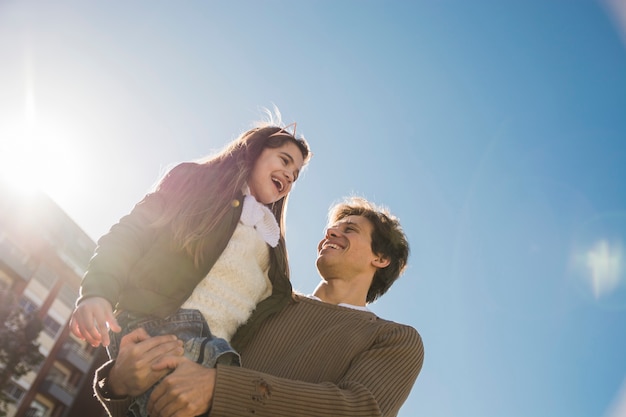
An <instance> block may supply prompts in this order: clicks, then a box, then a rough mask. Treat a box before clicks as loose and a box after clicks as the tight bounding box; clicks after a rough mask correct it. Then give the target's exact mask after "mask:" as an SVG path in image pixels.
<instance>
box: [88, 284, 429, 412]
mask: <svg viewBox="0 0 626 417" xmlns="http://www.w3.org/2000/svg"><path fill="white" fill-rule="evenodd" d="M240 353H241V358H242V362H243V367H242V368H236V367H230V366H218V368H217V381H216V384H215V394H214V398H213V406H212V409H211V413H210V416H211V417H236V416H251V415H254V416H255V417H279V416H284V417H296V416H303V417H304V416H311V417H312V416H320V417H321V416H324V417H341V416H350V417H356V416H364V417H365V416H367V417H372V416H395V415H397V413H398V410H399V409H400V407H401V406H402V404H403V403H404V401H405V400H406V398H407V397H408V395H409V392H410V391H411V388H412V387H413V384H414V383H415V380H416V378H417V376H418V374H419V372H420V370H421V368H422V363H423V359H424V348H423V345H422V340H421V337H420V335H419V334H418V332H417V331H416V330H415V329H413V328H412V327H410V326H405V325H402V324H398V323H394V322H391V321H387V320H383V319H381V318H379V317H377V316H376V315H375V314H373V313H371V312H366V311H360V310H354V309H350V308H345V307H339V306H335V305H332V304H327V303H323V302H319V301H315V300H311V299H308V298H306V297H301V296H295V298H294V301H293V302H291V303H290V304H289V305H287V307H285V308H284V309H283V310H282V311H281V312H279V313H277V314H275V315H273V316H271V317H270V318H269V319H267V320H266V321H265V322H263V323H262V324H261V326H260V327H259V330H258V332H256V333H255V335H254V337H253V338H252V340H251V341H250V342H249V343H248V344H247V345H246V346H245V347H244V348H243V349H242V350H241V351H240ZM107 368H108V367H106V365H105V368H103V369H101V370H99V371H98V373H97V374H96V379H97V380H99V379H102V378H103V377H105V376H106V374H107V373H108V372H107V371H108V369H107ZM97 385H98V384H96V387H97ZM98 391H99V390H98V389H97V388H96V394H98V396H99V397H100V398H101V400H102V401H103V404H105V405H106V406H107V407H108V409H109V411H111V413H112V415H113V416H124V415H125V411H126V409H125V407H126V406H127V404H128V402H127V401H114V400H107V399H104V398H102V395H101V393H100V392H98Z"/></svg>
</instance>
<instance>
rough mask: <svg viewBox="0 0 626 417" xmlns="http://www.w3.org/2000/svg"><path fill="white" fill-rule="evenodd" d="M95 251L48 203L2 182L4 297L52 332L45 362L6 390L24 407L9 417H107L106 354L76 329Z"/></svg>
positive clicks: (0, 280) (46, 339)
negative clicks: (101, 396)
mask: <svg viewBox="0 0 626 417" xmlns="http://www.w3.org/2000/svg"><path fill="white" fill-rule="evenodd" d="M94 248H95V242H94V241H93V240H92V239H91V238H90V237H89V236H87V235H86V234H85V233H84V232H83V230H82V229H81V228H80V227H78V225H76V223H74V222H73V221H72V220H71V219H70V218H69V217H68V216H67V214H66V213H65V212H64V211H63V210H62V209H61V208H60V207H59V206H58V205H57V204H56V203H54V201H52V199H50V198H49V197H48V196H46V195H44V194H42V193H31V194H25V193H21V192H19V191H17V190H15V189H12V188H11V187H9V186H8V185H7V184H5V183H3V182H2V181H1V180H0V290H10V291H12V292H13V293H14V294H15V296H16V299H18V300H19V305H20V307H21V308H23V309H25V310H27V311H34V310H37V311H38V313H37V314H38V315H39V317H40V318H41V320H42V322H43V324H44V329H43V331H42V332H41V333H40V335H39V339H38V342H39V344H40V351H41V353H42V354H43V355H44V357H45V359H44V360H43V362H42V363H41V364H40V365H39V367H38V369H36V370H35V371H31V372H29V373H28V374H27V375H25V376H23V377H22V378H19V379H18V380H12V381H11V383H10V385H9V386H8V387H6V388H5V392H6V393H7V394H9V395H10V396H11V397H12V398H14V399H15V400H16V403H15V404H14V405H12V406H10V407H9V409H8V417H14V416H15V417H78V416H86V415H88V416H90V417H98V416H103V415H105V414H104V412H103V410H102V409H101V407H100V405H99V404H98V403H97V402H96V401H95V399H94V398H93V396H92V392H91V384H92V379H93V370H94V369H95V367H96V366H98V365H99V364H100V363H102V362H103V361H104V359H105V358H106V353H105V352H104V350H103V349H101V348H100V349H93V348H92V347H91V346H89V345H87V344H86V343H85V342H83V341H81V340H79V339H77V338H75V337H74V336H73V335H71V334H70V332H69V329H68V322H69V318H70V314H71V312H72V310H73V306H74V302H75V300H76V297H77V295H78V288H79V286H80V281H81V277H82V275H83V273H84V272H85V268H86V266H87V262H88V261H89V258H90V257H91V255H92V253H93V250H94ZM0 366H1V365H0Z"/></svg>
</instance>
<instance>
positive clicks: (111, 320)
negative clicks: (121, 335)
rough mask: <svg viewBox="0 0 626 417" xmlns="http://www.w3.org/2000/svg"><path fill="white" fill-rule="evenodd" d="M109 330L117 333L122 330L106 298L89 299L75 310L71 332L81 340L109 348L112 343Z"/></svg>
mask: <svg viewBox="0 0 626 417" xmlns="http://www.w3.org/2000/svg"><path fill="white" fill-rule="evenodd" d="M109 329H111V331H114V332H116V333H118V332H120V331H121V330H122V329H121V328H120V325H119V324H118V323H117V320H116V319H115V316H113V308H112V307H111V303H109V302H108V301H107V299H106V298H102V297H90V298H87V299H85V300H83V301H82V302H81V303H80V304H79V305H78V306H77V307H76V308H75V309H74V312H73V313H72V319H71V321H70V330H71V331H72V333H74V336H76V337H78V338H79V339H83V340H86V341H87V343H89V344H90V345H92V346H94V347H97V346H99V345H100V344H102V346H104V347H107V346H109V343H110V339H109Z"/></svg>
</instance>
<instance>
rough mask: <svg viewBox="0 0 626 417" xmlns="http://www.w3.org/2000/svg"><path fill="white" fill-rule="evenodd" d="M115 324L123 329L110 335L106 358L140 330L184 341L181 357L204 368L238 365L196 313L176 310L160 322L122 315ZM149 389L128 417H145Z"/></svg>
mask: <svg viewBox="0 0 626 417" xmlns="http://www.w3.org/2000/svg"><path fill="white" fill-rule="evenodd" d="M117 321H118V323H119V325H120V326H121V327H122V331H121V332H120V333H113V332H110V336H111V343H110V344H109V346H108V347H107V351H108V353H109V357H110V358H111V359H115V358H116V357H117V355H118V353H119V346H120V340H121V339H122V337H124V336H125V335H127V334H128V333H130V332H132V331H133V330H135V329H137V328H139V327H143V328H144V329H145V330H146V332H148V334H149V335H150V336H160V335H165V334H173V335H175V336H177V337H178V338H179V339H180V340H182V341H183V342H184V348H185V353H184V356H185V357H187V358H189V359H190V360H192V361H194V362H196V363H199V364H201V365H202V366H204V367H206V368H214V367H215V365H217V364H218V363H220V364H225V365H233V366H240V365H241V360H240V357H239V354H238V353H237V352H236V351H235V350H234V349H233V348H232V347H231V346H230V344H229V343H228V342H227V341H226V340H224V339H222V338H219V337H215V336H213V335H212V334H211V330H210V329H209V325H208V324H207V322H206V320H204V317H203V316H202V313H200V312H199V311H198V310H192V309H179V310H178V311H177V312H175V313H174V314H172V315H170V316H168V317H166V318H164V319H162V318H160V317H155V316H143V315H137V314H134V313H130V312H127V311H123V312H121V313H120V314H119V315H118V316H117ZM153 388H154V387H152V388H150V389H149V390H148V391H146V392H145V393H143V394H141V395H140V396H139V397H136V398H135V401H134V402H133V403H132V404H131V406H130V408H129V410H128V416H129V417H147V416H148V414H147V412H146V405H147V404H148V399H149V398H150V394H151V393H152V389H153Z"/></svg>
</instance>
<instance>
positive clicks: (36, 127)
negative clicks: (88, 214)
mask: <svg viewBox="0 0 626 417" xmlns="http://www.w3.org/2000/svg"><path fill="white" fill-rule="evenodd" d="M7 128H9V129H11V130H9V131H6V130H5V129H7ZM2 130H4V132H3V133H2V141H1V142H0V176H1V177H2V178H3V179H4V180H5V182H7V183H8V184H9V185H10V186H12V187H13V188H15V189H16V190H17V191H19V192H21V193H24V194H30V193H33V192H34V191H36V190H42V191H44V192H45V193H47V194H48V195H49V196H50V197H52V198H53V199H55V200H57V202H59V201H64V202H68V201H69V200H71V199H72V195H75V194H76V191H77V189H79V188H80V187H81V179H82V178H83V177H84V175H81V168H82V167H80V166H79V165H80V164H81V158H80V155H78V153H77V152H76V149H75V147H74V146H72V142H73V140H72V139H73V138H71V132H70V131H68V130H67V129H63V127H62V126H59V125H54V124H51V123H46V122H45V121H40V122H39V123H36V122H35V121H34V120H33V119H32V118H29V117H26V120H25V123H22V124H21V126H19V125H14V126H11V127H8V126H6V125H5V126H4V127H3V129H2Z"/></svg>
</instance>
